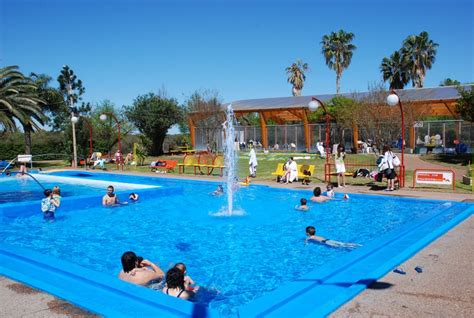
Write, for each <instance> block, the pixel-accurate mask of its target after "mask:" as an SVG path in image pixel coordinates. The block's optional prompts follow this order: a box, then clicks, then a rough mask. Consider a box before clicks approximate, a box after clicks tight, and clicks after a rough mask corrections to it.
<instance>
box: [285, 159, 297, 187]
mask: <svg viewBox="0 0 474 318" xmlns="http://www.w3.org/2000/svg"><path fill="white" fill-rule="evenodd" d="M285 169H286V172H285V174H284V175H283V177H282V182H285V183H291V182H293V181H298V165H297V164H296V161H294V160H293V157H290V160H288V162H287V163H286V164H285Z"/></svg>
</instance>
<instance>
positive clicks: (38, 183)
mask: <svg viewBox="0 0 474 318" xmlns="http://www.w3.org/2000/svg"><path fill="white" fill-rule="evenodd" d="M23 174H26V175H28V176H30V178H31V179H33V180H35V181H36V183H37V184H38V185H39V186H40V187H41V188H42V189H43V191H44V190H46V188H45V187H43V185H42V184H41V183H39V181H38V180H36V178H35V177H33V176H32V175H31V174H29V173H28V172H23Z"/></svg>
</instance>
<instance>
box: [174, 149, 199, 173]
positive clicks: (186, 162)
mask: <svg viewBox="0 0 474 318" xmlns="http://www.w3.org/2000/svg"><path fill="white" fill-rule="evenodd" d="M198 166H199V164H198V160H197V158H196V157H195V156H194V155H190V154H187V155H185V156H184V159H183V163H178V169H179V173H181V168H182V170H183V173H184V168H185V167H193V168H194V174H196V167H198Z"/></svg>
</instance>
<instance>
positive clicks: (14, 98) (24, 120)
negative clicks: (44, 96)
mask: <svg viewBox="0 0 474 318" xmlns="http://www.w3.org/2000/svg"><path fill="white" fill-rule="evenodd" d="M41 104H43V101H42V100H41V99H40V98H38V94H37V90H36V85H35V84H34V83H33V82H32V81H31V79H30V78H28V77H25V76H24V75H23V74H22V73H21V72H20V71H19V70H18V66H7V67H4V68H0V123H1V124H2V125H3V127H4V128H5V129H6V130H10V131H15V130H17V127H16V124H15V119H16V120H17V121H18V122H19V123H20V124H21V125H22V127H23V131H24V137H25V153H27V154H30V153H31V132H33V131H34V130H36V129H39V128H40V126H39V125H43V124H44V120H45V116H44V115H43V113H42V111H41Z"/></svg>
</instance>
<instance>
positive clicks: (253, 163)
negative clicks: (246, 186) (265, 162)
mask: <svg viewBox="0 0 474 318" xmlns="http://www.w3.org/2000/svg"><path fill="white" fill-rule="evenodd" d="M249 157H250V158H249V171H250V175H251V176H252V178H255V177H256V176H257V165H258V162H257V154H256V153H255V147H253V143H250V154H249Z"/></svg>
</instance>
